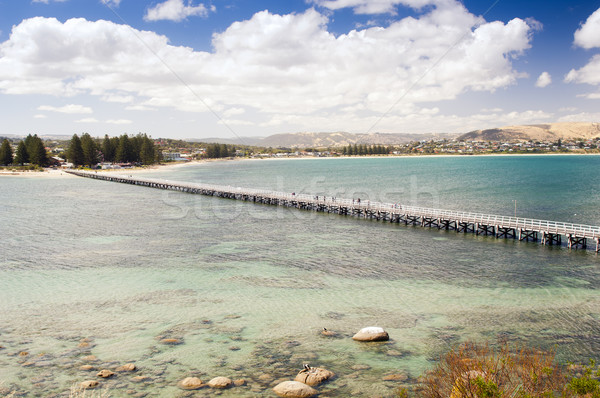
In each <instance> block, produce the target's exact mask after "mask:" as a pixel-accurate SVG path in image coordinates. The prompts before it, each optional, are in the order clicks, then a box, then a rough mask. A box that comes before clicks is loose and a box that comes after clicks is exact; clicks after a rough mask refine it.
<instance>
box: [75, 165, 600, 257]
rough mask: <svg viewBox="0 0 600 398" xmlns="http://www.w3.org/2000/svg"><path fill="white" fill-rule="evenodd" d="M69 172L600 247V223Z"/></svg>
mask: <svg viewBox="0 0 600 398" xmlns="http://www.w3.org/2000/svg"><path fill="white" fill-rule="evenodd" d="M67 173H70V174H73V175H76V176H80V177H88V178H93V179H97V180H104V181H112V182H119V183H123V184H132V185H140V186H144V187H150V188H158V189H167V190H172V191H179V192H185V193H193V194H200V195H206V196H215V197H219V198H227V199H236V200H243V201H248V202H254V203H262V204H269V205H274V206H286V207H295V208H297V209H302V210H310V211H316V212H326V213H335V214H339V215H346V216H354V217H363V218H367V219H372V220H381V221H387V222H390V223H404V224H405V225H418V226H422V227H428V228H437V229H444V230H449V231H456V232H463V233H474V234H476V235H490V236H494V237H496V238H504V239H519V240H521V241H533V242H538V241H539V242H540V243H541V244H542V245H562V243H563V242H565V243H566V246H567V247H568V248H569V249H577V248H582V249H586V248H587V247H588V241H593V242H594V243H595V251H596V253H598V252H599V251H600V227H596V226H591V225H583V224H570V223H563V222H557V221H546V220H536V219H531V218H521V217H507V216H498V215H490V214H481V213H469V212H459V211H450V210H440V209H430V208H424V207H416V206H406V205H401V204H395V203H381V202H370V201H365V200H363V201H360V200H359V199H356V200H355V199H343V198H333V197H325V196H320V195H319V196H316V195H307V194H295V193H286V192H275V191H268V190H260V189H252V188H239V187H237V188H236V187H231V186H221V185H212V184H196V183H189V182H176V181H167V180H160V179H152V178H143V177H137V176H136V177H133V176H127V175H116V174H109V173H105V172H101V173H96V172H88V171H76V170H69V171H67Z"/></svg>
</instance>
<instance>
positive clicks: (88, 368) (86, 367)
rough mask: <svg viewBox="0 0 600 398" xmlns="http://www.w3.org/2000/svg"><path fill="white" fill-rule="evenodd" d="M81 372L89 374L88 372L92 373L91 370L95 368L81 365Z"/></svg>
mask: <svg viewBox="0 0 600 398" xmlns="http://www.w3.org/2000/svg"><path fill="white" fill-rule="evenodd" d="M79 370H85V371H86V372H87V371H90V370H94V367H93V366H92V365H81V366H80V367H79Z"/></svg>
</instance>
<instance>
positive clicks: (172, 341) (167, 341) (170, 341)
mask: <svg viewBox="0 0 600 398" xmlns="http://www.w3.org/2000/svg"><path fill="white" fill-rule="evenodd" d="M160 342H161V343H163V344H167V345H178V344H182V343H183V341H182V340H181V339H162V340H161V341H160Z"/></svg>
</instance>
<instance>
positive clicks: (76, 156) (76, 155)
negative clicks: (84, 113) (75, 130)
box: [67, 134, 84, 166]
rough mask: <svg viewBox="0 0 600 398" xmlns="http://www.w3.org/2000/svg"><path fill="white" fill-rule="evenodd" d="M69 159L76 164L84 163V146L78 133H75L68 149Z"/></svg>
mask: <svg viewBox="0 0 600 398" xmlns="http://www.w3.org/2000/svg"><path fill="white" fill-rule="evenodd" d="M67 160H68V161H69V162H71V163H73V165H74V166H81V165H82V164H83V161H84V158H83V148H82V146H81V140H80V139H79V136H78V135H77V134H73V138H71V142H70V144H69V149H67Z"/></svg>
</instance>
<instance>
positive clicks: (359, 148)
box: [341, 144, 392, 156]
mask: <svg viewBox="0 0 600 398" xmlns="http://www.w3.org/2000/svg"><path fill="white" fill-rule="evenodd" d="M341 152H342V155H348V156H352V155H358V156H365V155H387V154H388V153H390V152H392V147H391V146H388V147H385V146H383V145H365V144H361V145H357V144H354V145H348V146H345V147H342V150H341Z"/></svg>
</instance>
